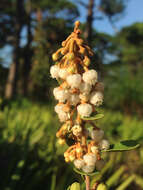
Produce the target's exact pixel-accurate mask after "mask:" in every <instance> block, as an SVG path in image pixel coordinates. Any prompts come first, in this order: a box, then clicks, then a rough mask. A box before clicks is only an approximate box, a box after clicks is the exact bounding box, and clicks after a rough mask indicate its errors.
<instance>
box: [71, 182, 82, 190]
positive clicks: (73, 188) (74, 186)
mask: <svg viewBox="0 0 143 190" xmlns="http://www.w3.org/2000/svg"><path fill="white" fill-rule="evenodd" d="M70 190H80V183H78V182H75V183H73V184H72V185H71V187H70Z"/></svg>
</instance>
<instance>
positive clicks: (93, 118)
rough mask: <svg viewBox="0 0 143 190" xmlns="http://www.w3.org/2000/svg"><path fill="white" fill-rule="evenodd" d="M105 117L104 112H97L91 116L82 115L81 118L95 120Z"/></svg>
mask: <svg viewBox="0 0 143 190" xmlns="http://www.w3.org/2000/svg"><path fill="white" fill-rule="evenodd" d="M103 117H104V115H103V114H96V115H94V116H91V117H81V119H83V120H87V121H93V120H97V119H101V118H103Z"/></svg>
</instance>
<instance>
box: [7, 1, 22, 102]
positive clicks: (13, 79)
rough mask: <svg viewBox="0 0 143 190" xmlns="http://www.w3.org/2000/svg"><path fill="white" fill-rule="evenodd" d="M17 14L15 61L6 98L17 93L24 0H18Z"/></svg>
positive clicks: (14, 47)
mask: <svg viewBox="0 0 143 190" xmlns="http://www.w3.org/2000/svg"><path fill="white" fill-rule="evenodd" d="M15 6H16V14H15V26H14V27H15V36H14V44H13V49H14V50H13V63H12V64H11V66H10V69H9V74H8V80H7V84H6V89H5V98H6V99H11V98H13V97H14V96H15V95H16V92H17V91H16V90H17V80H18V70H19V58H20V33H21V30H22V20H23V16H24V15H23V11H22V10H23V0H20V1H19V0H17V1H16V5H15Z"/></svg>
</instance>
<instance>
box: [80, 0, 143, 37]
mask: <svg viewBox="0 0 143 190" xmlns="http://www.w3.org/2000/svg"><path fill="white" fill-rule="evenodd" d="M83 1H84V2H87V3H88V0H83ZM124 1H127V0H124ZM79 10H80V17H79V20H80V21H81V22H85V21H86V12H87V11H86V10H85V9H84V8H83V7H82V6H80V9H79ZM135 22H143V0H129V1H128V3H127V7H126V10H125V13H124V15H123V16H122V18H121V19H120V20H119V21H118V22H116V24H115V25H116V28H117V29H118V30H120V29H121V28H123V27H124V26H128V25H131V24H133V23H135ZM93 26H94V28H95V29H97V30H98V31H100V32H106V33H109V34H114V33H115V31H114V30H113V28H112V26H111V24H110V23H109V21H108V19H107V18H106V17H104V20H101V21H99V20H95V21H94V24H93Z"/></svg>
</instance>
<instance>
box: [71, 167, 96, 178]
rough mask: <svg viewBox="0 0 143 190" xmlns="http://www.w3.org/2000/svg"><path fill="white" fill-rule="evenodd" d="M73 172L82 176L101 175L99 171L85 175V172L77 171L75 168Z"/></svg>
mask: <svg viewBox="0 0 143 190" xmlns="http://www.w3.org/2000/svg"><path fill="white" fill-rule="evenodd" d="M73 170H74V171H75V172H76V173H78V174H80V175H88V176H94V175H97V174H99V172H98V171H97V170H95V171H94V172H92V173H85V172H83V171H80V170H78V169H76V168H74V169H73Z"/></svg>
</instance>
